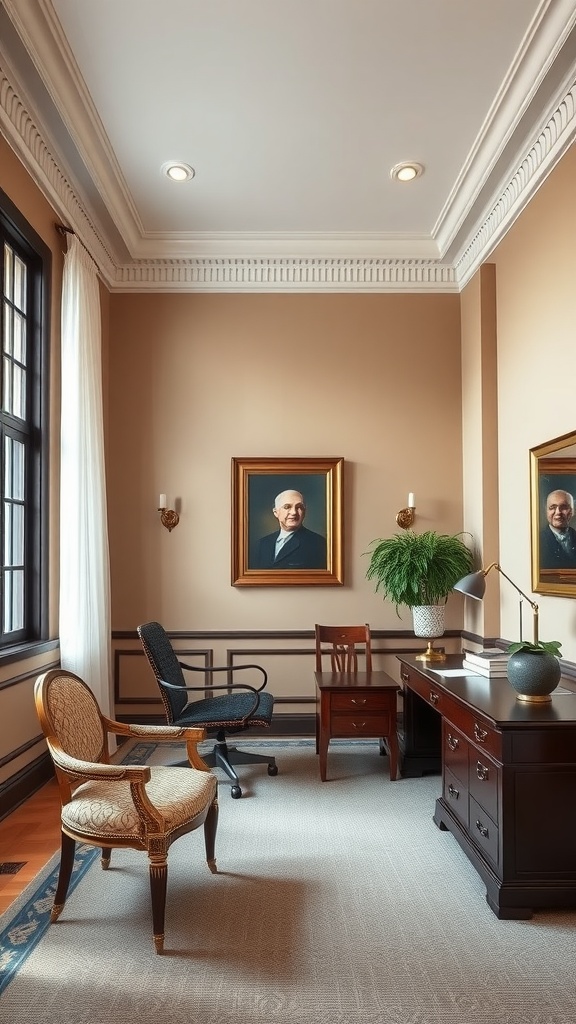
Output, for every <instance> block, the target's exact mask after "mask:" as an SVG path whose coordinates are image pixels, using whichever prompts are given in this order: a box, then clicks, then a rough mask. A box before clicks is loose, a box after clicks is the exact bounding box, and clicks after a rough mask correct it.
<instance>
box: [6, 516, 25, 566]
mask: <svg viewBox="0 0 576 1024" xmlns="http://www.w3.org/2000/svg"><path fill="white" fill-rule="evenodd" d="M23 563H24V506H23V505H14V506H13V508H12V558H11V560H10V562H8V561H7V562H6V564H7V565H23Z"/></svg>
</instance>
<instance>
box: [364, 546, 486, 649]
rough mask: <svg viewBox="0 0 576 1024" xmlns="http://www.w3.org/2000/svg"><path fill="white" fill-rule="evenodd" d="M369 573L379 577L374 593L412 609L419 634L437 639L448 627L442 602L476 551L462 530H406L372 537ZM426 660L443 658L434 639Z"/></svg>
mask: <svg viewBox="0 0 576 1024" xmlns="http://www.w3.org/2000/svg"><path fill="white" fill-rule="evenodd" d="M366 554H370V564H369V566H368V569H367V571H366V578H367V579H369V580H375V582H376V586H375V589H376V592H380V593H381V594H382V597H383V598H384V600H389V601H392V602H393V604H395V605H396V613H397V614H398V615H399V614H400V611H399V608H400V606H401V605H405V606H406V607H407V608H410V609H411V611H412V617H413V621H414V633H415V634H416V636H422V637H428V638H431V639H434V638H435V637H439V636H442V634H443V632H444V607H445V604H446V600H447V598H448V595H449V593H450V591H451V590H452V588H453V587H454V584H455V583H457V582H458V580H460V579H462V577H463V576H465V575H466V574H467V573H469V572H471V570H472V566H473V555H472V552H471V551H470V549H469V548H468V547H467V546H466V544H465V543H464V541H463V540H462V534H445V533H437V532H436V531H435V530H426V531H425V532H424V533H415V532H414V531H413V530H405V531H404V533H396V534H394V535H393V536H392V537H387V538H385V539H378V540H374V541H372V550H371V551H370V552H366ZM421 657H422V659H426V660H443V659H444V657H445V656H444V655H443V654H442V653H441V652H438V651H435V650H434V648H433V645H432V643H431V642H430V643H429V644H428V648H427V650H426V651H425V652H424V654H423V655H421Z"/></svg>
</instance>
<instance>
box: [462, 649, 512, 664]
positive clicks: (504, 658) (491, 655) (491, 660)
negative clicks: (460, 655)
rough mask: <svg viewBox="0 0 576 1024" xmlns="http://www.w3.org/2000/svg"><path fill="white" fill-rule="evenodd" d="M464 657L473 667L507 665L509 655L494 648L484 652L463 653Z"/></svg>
mask: <svg viewBox="0 0 576 1024" xmlns="http://www.w3.org/2000/svg"><path fill="white" fill-rule="evenodd" d="M464 657H465V658H466V659H467V661H470V662H472V663H473V664H475V665H486V664H488V665H507V664H508V658H509V657H510V655H509V654H507V652H506V651H501V650H500V649H498V648H496V647H487V648H486V650H484V651H465V652H464Z"/></svg>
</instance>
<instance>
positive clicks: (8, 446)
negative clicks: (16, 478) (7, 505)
mask: <svg viewBox="0 0 576 1024" xmlns="http://www.w3.org/2000/svg"><path fill="white" fill-rule="evenodd" d="M13 454H14V448H13V443H12V438H11V437H7V436H5V437H4V497H5V498H13V497H14V495H13V493H12V463H13V461H14V460H13Z"/></svg>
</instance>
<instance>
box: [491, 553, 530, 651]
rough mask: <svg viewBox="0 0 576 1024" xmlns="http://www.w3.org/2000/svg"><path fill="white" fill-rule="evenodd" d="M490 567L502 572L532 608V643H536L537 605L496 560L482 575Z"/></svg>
mask: <svg viewBox="0 0 576 1024" xmlns="http://www.w3.org/2000/svg"><path fill="white" fill-rule="evenodd" d="M490 569H497V570H498V572H499V573H501V574H502V576H503V577H504V579H506V580H508V583H511V584H512V586H513V587H514V590H516V591H517V592H518V593H519V594H520V595H521V597H523V598H524V599H525V600H526V601H528V604H529V605H530V607H531V609H532V628H533V630H534V643H535V644H537V643H538V605H537V604H536V602H535V601H532V600H531V598H529V597H528V594H525V593H524V591H523V590H520V587H518V586H517V585H516V584H515V583H514V580H511V579H510V577H509V576H507V575H506V573H505V572H504V569H503V568H502V567H501V566H500V565H498V562H492V564H491V565H489V566H488V568H487V569H484V575H485V576H487V575H488V573H489V572H490Z"/></svg>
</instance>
